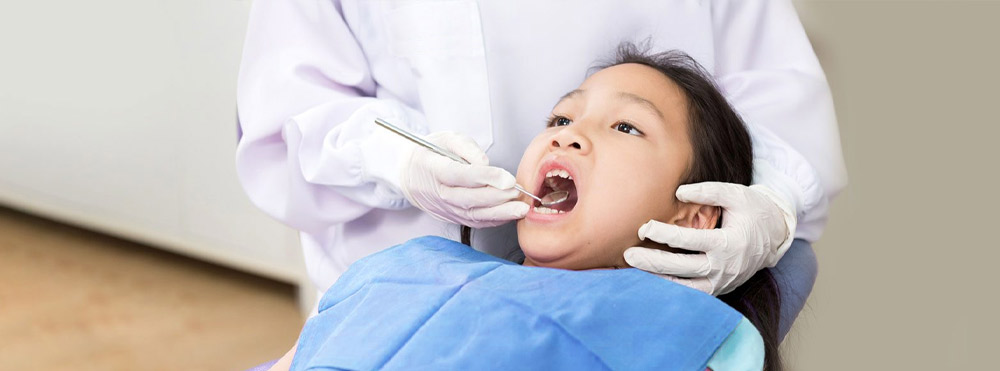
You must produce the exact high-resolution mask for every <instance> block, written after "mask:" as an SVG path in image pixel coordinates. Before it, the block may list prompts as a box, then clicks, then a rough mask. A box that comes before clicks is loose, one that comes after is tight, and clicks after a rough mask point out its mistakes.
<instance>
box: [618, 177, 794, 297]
mask: <svg viewBox="0 0 1000 371" xmlns="http://www.w3.org/2000/svg"><path fill="white" fill-rule="evenodd" d="M677 199H679V200H681V201H683V202H690V203H697V204H702V205H713V206H721V207H722V208H723V212H722V228H720V229H693V228H684V227H678V226H676V225H672V224H665V223H661V222H658V221H655V220H650V221H649V222H648V223H646V224H643V225H642V227H639V238H640V239H649V240H652V241H655V242H657V243H660V244H666V245H669V246H671V247H675V248H681V249H685V250H692V251H696V252H700V253H698V254H677V253H671V252H666V251H662V250H655V249H649V248H642V247H631V248H629V249H627V250H625V261H627V262H628V263H629V265H632V266H633V267H636V268H639V269H642V270H644V271H648V272H652V273H657V274H660V275H661V276H662V277H664V278H666V279H669V280H671V281H674V282H677V283H680V284H683V285H686V286H688V287H692V288H695V289H698V290H701V291H704V292H707V293H709V294H712V295H722V294H726V293H729V292H731V291H733V290H734V289H736V287H738V286H739V285H741V284H743V283H744V282H746V281H747V280H748V279H750V277H751V276H753V275H754V273H757V271H758V270H760V269H762V268H765V267H767V268H769V267H773V266H774V265H775V264H777V263H778V260H779V259H781V256H782V255H784V253H785V251H786V250H788V246H790V245H791V243H792V233H794V231H795V223H796V219H795V214H794V212H793V211H792V207H791V206H790V205H788V203H787V202H786V201H784V199H782V198H781V197H780V196H778V195H777V194H776V193H774V192H773V191H771V190H770V189H769V188H767V187H766V186H763V185H753V186H749V187H747V186H744V185H740V184H732V183H719V182H705V183H698V184H690V185H683V186H680V187H678V188H677Z"/></svg>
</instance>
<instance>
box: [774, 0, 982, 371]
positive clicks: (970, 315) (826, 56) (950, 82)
mask: <svg viewBox="0 0 1000 371" xmlns="http://www.w3.org/2000/svg"><path fill="white" fill-rule="evenodd" d="M796 7H797V9H798V11H799V15H800V17H801V19H802V22H803V24H804V25H805V27H806V32H807V33H808V34H809V37H810V40H811V41H812V43H813V46H814V48H815V49H816V53H817V54H818V55H819V57H820V60H821V62H822V64H823V67H824V69H825V71H826V73H827V76H828V78H829V81H830V85H831V89H832V90H833V94H834V101H835V103H836V106H837V115H838V119H839V123H840V133H841V137H842V141H843V147H844V154H845V157H846V160H847V167H848V172H849V175H850V184H849V186H848V189H847V190H846V191H845V192H844V193H843V194H841V195H840V197H839V198H838V199H837V200H836V202H835V203H834V205H833V211H832V213H831V223H830V224H829V227H828V229H827V231H826V234H825V235H824V237H823V239H822V240H821V241H820V242H819V243H817V244H816V253H817V255H818V258H819V264H820V275H819V279H818V281H817V284H816V287H815V291H814V292H813V295H812V297H811V298H810V300H809V302H808V307H807V308H806V310H805V311H804V313H803V314H802V316H801V317H800V318H799V321H798V322H797V323H796V326H795V328H794V329H793V333H792V334H791V336H790V338H789V340H788V341H786V344H785V345H784V349H785V350H786V352H785V355H786V360H787V361H788V364H789V365H790V366H792V367H791V369H796V370H848V369H866V370H867V369H880V368H884V369H892V370H941V369H958V368H960V367H977V368H987V369H994V368H995V367H996V365H994V366H989V365H990V364H993V363H995V362H989V361H990V360H992V359H993V358H995V357H992V354H991V352H992V351H994V348H995V346H996V345H998V344H1000V342H998V341H997V340H995V335H994V334H996V333H998V330H1000V326H998V321H997V319H996V315H997V314H998V310H997V309H998V306H997V304H996V302H997V301H996V299H995V298H994V297H993V296H994V293H995V291H996V290H995V289H994V286H993V284H994V283H995V282H996V281H997V279H996V278H995V275H994V272H995V271H996V269H994V266H995V265H996V264H998V259H997V258H998V257H1000V254H998V253H997V251H996V249H997V247H998V246H1000V243H998V242H997V241H996V237H997V235H998V231H1000V227H998V226H997V225H996V221H997V217H996V212H997V207H998V206H1000V203H998V202H997V200H998V197H997V195H996V192H997V187H996V180H997V169H998V168H1000V167H998V166H997V164H996V161H997V159H998V158H1000V156H998V151H997V146H998V145H997V143H995V138H996V134H997V132H998V130H997V125H998V124H1000V120H998V119H997V107H998V99H997V98H1000V94H998V93H997V86H998V84H1000V72H998V71H997V68H998V66H1000V47H998V45H1000V43H998V40H997V39H998V36H1000V23H998V20H1000V2H997V1H798V2H796Z"/></svg>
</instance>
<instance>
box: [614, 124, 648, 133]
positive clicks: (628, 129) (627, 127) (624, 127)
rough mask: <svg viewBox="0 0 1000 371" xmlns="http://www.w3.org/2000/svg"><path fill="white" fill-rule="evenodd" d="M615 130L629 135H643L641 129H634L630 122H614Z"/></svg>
mask: <svg viewBox="0 0 1000 371" xmlns="http://www.w3.org/2000/svg"><path fill="white" fill-rule="evenodd" d="M615 130H618V131H620V132H623V133H625V134H629V135H635V136H642V135H643V133H642V131H640V130H639V129H636V128H635V126H632V124H629V123H627V122H619V123H616V124H615Z"/></svg>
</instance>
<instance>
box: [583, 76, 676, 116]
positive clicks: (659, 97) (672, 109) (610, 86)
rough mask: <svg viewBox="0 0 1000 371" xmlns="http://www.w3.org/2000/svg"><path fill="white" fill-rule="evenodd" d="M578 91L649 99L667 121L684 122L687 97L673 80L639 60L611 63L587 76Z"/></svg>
mask: <svg viewBox="0 0 1000 371" xmlns="http://www.w3.org/2000/svg"><path fill="white" fill-rule="evenodd" d="M580 89H581V90H586V91H588V92H590V91H593V92H595V93H602V94H614V95H618V96H622V95H623V93H624V94H625V95H634V96H637V97H641V98H643V99H645V100H648V101H649V102H652V103H653V105H655V106H656V108H657V109H658V110H659V111H660V112H662V113H663V114H664V119H666V120H668V121H675V120H680V122H686V121H687V120H686V119H685V118H686V117H687V96H686V95H685V94H684V91H683V90H681V88H680V87H679V86H677V84H676V83H674V81H673V80H671V79H670V78H669V77H667V76H666V75H664V74H663V73H661V72H660V71H657V70H656V69H654V68H652V67H649V66H646V65H643V64H638V63H625V64H619V65H615V66H611V67H608V68H605V69H602V70H600V71H597V73H594V74H593V75H590V77H588V78H587V79H586V80H584V82H583V84H581V85H580Z"/></svg>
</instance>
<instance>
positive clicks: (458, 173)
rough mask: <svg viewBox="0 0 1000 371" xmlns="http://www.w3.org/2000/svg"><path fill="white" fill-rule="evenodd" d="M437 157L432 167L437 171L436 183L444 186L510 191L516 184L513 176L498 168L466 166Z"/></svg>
mask: <svg viewBox="0 0 1000 371" xmlns="http://www.w3.org/2000/svg"><path fill="white" fill-rule="evenodd" d="M438 157H439V158H438V159H434V160H433V161H434V164H433V167H435V168H438V169H439V170H438V171H437V178H438V181H439V182H441V184H443V185H446V186H451V187H467V188H471V187H482V186H490V187H493V188H496V189H512V188H514V184H515V183H516V182H517V180H515V179H514V175H512V174H511V173H509V172H507V170H504V169H501V168H498V167H493V166H483V165H466V164H460V163H457V162H455V161H452V160H450V159H447V158H445V157H442V156H438ZM439 161H441V162H439Z"/></svg>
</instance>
